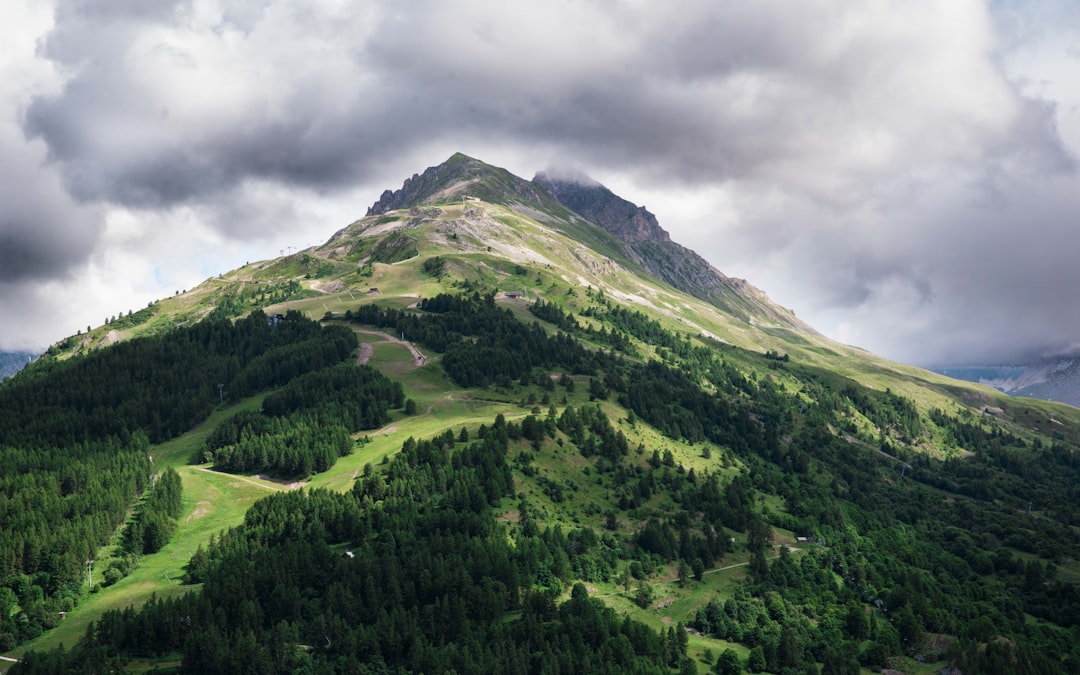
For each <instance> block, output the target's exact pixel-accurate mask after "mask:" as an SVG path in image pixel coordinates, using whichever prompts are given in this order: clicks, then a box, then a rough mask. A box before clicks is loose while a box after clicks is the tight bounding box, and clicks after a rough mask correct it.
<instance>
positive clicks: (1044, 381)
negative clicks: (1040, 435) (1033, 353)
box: [932, 357, 1080, 407]
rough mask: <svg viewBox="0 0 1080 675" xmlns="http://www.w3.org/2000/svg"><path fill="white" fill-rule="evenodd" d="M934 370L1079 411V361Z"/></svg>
mask: <svg viewBox="0 0 1080 675" xmlns="http://www.w3.org/2000/svg"><path fill="white" fill-rule="evenodd" d="M932 370H934V371H936V372H939V373H941V374H942V375H948V376H949V377H955V378H957V379H960V380H967V381H969V382H978V383H979V384H985V385H987V386H989V387H993V388H994V389H997V390H998V391H1002V392H1005V393H1006V394H1009V395H1012V396H1026V397H1030V398H1038V399H1043V400H1044V401H1058V402H1060V403H1068V404H1069V405H1074V406H1078V407H1080V359H1078V358H1073V357H1070V358H1060V359H1051V360H1047V361H1040V362H1037V363H1030V364H1026V365H1015V366H951V367H940V368H933V369H932Z"/></svg>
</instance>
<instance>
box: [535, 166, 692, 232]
mask: <svg viewBox="0 0 1080 675" xmlns="http://www.w3.org/2000/svg"><path fill="white" fill-rule="evenodd" d="M533 182H534V183H536V184H537V185H540V186H542V187H543V188H545V189H546V190H547V191H548V192H550V193H551V195H552V196H553V197H555V199H557V200H558V201H559V202H560V203H561V204H562V205H563V206H565V207H566V208H568V209H570V210H571V211H576V212H577V213H579V214H581V215H582V216H584V217H585V218H587V219H588V220H591V221H592V222H594V223H596V224H597V225H599V226H600V227H602V228H604V229H605V230H607V231H608V232H610V233H611V234H613V235H615V236H616V237H618V238H619V239H621V240H622V241H624V242H627V243H634V242H639V241H670V239H671V238H670V237H669V236H668V233H667V231H666V230H664V228H662V227H660V223H658V222H657V221H656V216H654V215H653V214H651V213H649V211H648V210H647V209H646V208H645V207H644V206H636V205H635V204H633V203H632V202H629V201H627V200H625V199H623V198H622V197H619V196H618V195H616V194H615V193H613V192H612V191H611V190H609V189H607V188H606V187H604V186H603V185H601V184H599V183H597V182H595V181H591V180H590V179H588V178H587V177H585V176H580V177H577V178H576V179H574V180H567V179H564V178H556V177H555V176H553V175H552V174H551V173H550V172H545V171H541V172H540V173H538V174H536V177H535V178H533Z"/></svg>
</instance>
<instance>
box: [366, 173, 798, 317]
mask: <svg viewBox="0 0 1080 675" xmlns="http://www.w3.org/2000/svg"><path fill="white" fill-rule="evenodd" d="M469 197H475V198H477V199H481V200H483V201H487V202H491V203H496V204H502V205H504V206H508V207H510V208H512V209H514V210H517V211H521V212H522V213H525V214H526V215H529V216H531V217H540V219H541V220H543V221H546V222H548V224H551V225H553V226H555V227H558V223H553V222H551V218H552V217H555V218H562V219H563V220H564V221H566V222H576V221H578V220H584V221H586V222H587V223H588V224H589V225H592V226H593V227H595V228H598V229H599V230H601V231H603V232H606V233H607V234H609V235H611V236H612V237H614V240H615V244H614V245H615V249H616V250H615V251H614V252H612V251H610V250H609V251H606V252H607V253H609V254H612V255H613V256H617V257H622V258H625V259H626V260H627V261H629V262H630V263H632V264H634V265H636V266H638V267H640V268H641V269H642V270H644V271H645V272H647V273H648V274H650V275H652V276H654V277H656V278H657V279H660V280H661V281H663V282H665V283H667V284H670V285H671V286H672V287H674V288H676V289H678V290H681V291H683V292H685V293H688V294H689V295H692V296H694V297H696V298H698V299H700V300H704V301H705V302H708V303H710V304H712V305H714V306H716V307H718V308H720V309H722V310H724V311H725V312H727V313H729V314H731V315H732V316H734V317H737V318H739V319H741V320H743V321H746V322H748V323H754V322H762V321H763V322H766V323H769V324H774V325H776V326H777V327H779V328H781V329H784V330H787V329H793V330H796V331H800V332H811V333H816V331H815V330H814V329H813V328H811V327H810V326H809V325H807V324H806V323H804V322H802V321H801V320H799V319H798V318H797V317H796V316H795V315H794V313H793V312H791V311H790V310H788V309H785V308H783V307H780V306H778V305H776V304H775V303H773V302H772V301H771V300H769V298H768V296H767V295H766V294H765V293H764V292H763V291H761V290H760V289H758V288H756V287H754V286H753V285H751V284H750V283H748V282H747V281H746V280H744V279H736V278H732V277H728V276H726V275H724V274H723V273H722V272H720V271H719V270H717V269H716V268H715V267H713V266H712V265H710V264H709V262H708V261H706V260H705V259H704V258H702V257H701V256H700V255H698V254H697V253H695V252H694V251H692V250H690V249H688V248H686V247H685V246H682V245H680V244H678V243H676V242H674V241H672V240H671V237H670V235H669V234H668V232H667V231H666V230H664V229H663V228H662V227H660V224H659V222H658V221H657V219H656V216H655V215H653V214H652V213H650V212H649V211H648V210H647V209H646V208H645V207H643V206H638V205H635V204H634V203H632V202H630V201H628V200H626V199H623V198H622V197H619V196H618V195H616V194H615V193H613V192H612V191H611V190H609V189H608V188H606V187H604V186H603V185H602V184H600V183H599V182H596V181H595V180H593V179H592V178H590V177H588V176H586V175H584V174H576V175H572V176H571V177H567V176H566V175H557V174H556V173H554V172H552V171H541V172H539V173H537V174H536V176H535V177H534V178H533V180H532V181H528V180H525V179H523V178H520V177H518V176H515V175H514V174H512V173H510V172H509V171H507V170H505V169H501V168H498V167H494V166H491V165H489V164H486V163H484V162H481V161H480V160H477V159H474V158H472V157H468V156H467V155H463V154H461V153H456V154H454V155H453V156H451V157H450V158H449V159H448V160H447V161H445V162H443V163H442V164H440V165H438V166H433V167H429V168H428V169H426V170H425V171H424V172H423V173H421V174H414V175H413V176H412V177H411V178H408V179H406V180H405V182H404V184H403V185H402V186H401V188H400V189H398V190H389V189H388V190H385V191H384V192H383V193H382V195H381V196H380V198H379V200H378V201H376V202H375V203H374V204H372V205H371V207H369V208H368V210H367V215H368V216H375V215H382V214H385V213H388V212H389V211H393V210H397V209H406V208H413V207H418V206H421V205H424V204H429V203H433V202H439V201H448V200H452V199H457V198H460V199H463V200H464V199H467V198H469ZM601 250H602V249H601Z"/></svg>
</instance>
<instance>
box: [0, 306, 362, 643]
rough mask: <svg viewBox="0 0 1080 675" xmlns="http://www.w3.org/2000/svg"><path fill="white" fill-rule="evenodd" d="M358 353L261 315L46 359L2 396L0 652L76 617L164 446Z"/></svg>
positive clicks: (140, 525)
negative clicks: (94, 561) (98, 556)
mask: <svg viewBox="0 0 1080 675" xmlns="http://www.w3.org/2000/svg"><path fill="white" fill-rule="evenodd" d="M355 346H356V337H355V336H354V335H353V333H352V332H351V331H349V330H348V329H346V328H344V327H340V326H337V327H326V328H323V327H320V326H319V325H318V324H317V323H315V322H313V321H310V320H308V319H306V318H304V317H302V316H301V315H299V314H295V313H291V314H289V315H288V316H286V317H282V318H281V319H280V320H277V321H272V320H269V319H268V317H267V316H266V315H265V314H263V313H262V312H255V313H253V314H251V315H249V316H248V317H246V318H244V319H241V320H238V321H236V322H235V323H232V322H229V321H204V322H202V323H199V324H196V325H194V326H191V327H187V328H180V329H177V330H175V331H173V332H170V333H168V334H166V335H162V336H157V337H148V338H142V339H138V340H132V341H130V342H124V343H119V344H116V345H114V346H112V347H110V348H109V349H103V350H97V351H93V352H91V353H89V354H87V355H85V356H81V357H77V358H73V359H71V360H68V361H62V362H61V361H57V360H55V359H50V358H48V357H45V358H42V359H39V360H38V361H36V362H35V363H34V364H32V365H31V366H30V367H29V368H26V369H24V370H23V371H22V372H20V373H19V374H18V375H17V376H16V377H13V378H11V379H9V380H6V381H4V382H3V383H2V384H0V429H2V430H3V431H2V435H0V463H2V465H3V467H4V471H3V473H2V475H0V650H4V651H6V650H8V649H10V648H11V647H13V646H14V645H16V644H18V643H20V642H22V641H24V640H27V639H29V638H32V637H35V636H36V635H38V634H40V633H41V631H42V630H43V629H47V628H49V627H51V626H52V625H54V624H55V622H56V621H57V620H58V619H57V617H58V616H59V613H60V612H62V611H67V610H70V609H71V608H72V607H73V606H74V605H75V603H76V602H77V600H78V597H79V594H80V591H79V588H80V585H81V584H82V583H83V579H84V576H85V567H86V564H85V561H86V560H88V559H91V558H93V557H94V554H95V551H96V550H97V548H98V547H99V546H101V545H103V544H104V543H105V542H106V541H107V540H108V539H109V537H110V536H111V535H112V534H113V533H114V532H115V531H116V530H117V528H118V527H119V526H120V525H121V524H122V523H123V522H124V520H125V518H126V516H127V514H128V512H129V510H130V509H131V507H132V505H133V504H134V502H135V500H136V498H137V497H138V496H139V495H141V494H143V493H144V492H145V491H146V490H147V489H148V488H149V487H150V485H151V484H152V481H153V480H154V479H153V477H152V476H153V473H154V469H153V466H152V465H151V463H150V460H149V459H148V451H149V449H150V445H151V443H157V442H161V441H164V440H167V439H169V438H172V437H174V436H177V435H178V434H180V433H182V432H184V431H187V430H188V429H190V428H191V427H192V426H194V425H195V424H197V423H199V422H201V421H203V420H204V419H206V417H207V416H208V415H209V414H210V412H211V411H212V410H213V409H214V407H215V406H217V405H218V404H219V403H220V402H221V400H223V399H225V397H228V398H229V399H232V398H233V397H241V396H247V395H249V394H251V393H254V392H257V391H261V390H264V389H267V388H269V387H273V386H279V385H282V384H284V383H286V382H289V381H291V380H293V379H294V378H296V377H298V376H300V375H303V374H305V373H308V372H312V371H316V370H321V369H323V368H325V367H327V366H330V365H333V364H335V363H339V362H341V361H342V360H343V359H345V358H346V357H347V356H348V354H349V353H350V352H351V351H352V350H353V349H354V348H355ZM219 385H220V386H219ZM173 475H175V474H173ZM159 485H160V487H161V488H162V489H160V490H156V491H155V495H165V494H170V495H171V494H172V492H171V491H172V490H173V489H174V488H175V489H176V490H179V486H178V485H173V478H172V477H171V476H170V475H169V474H164V475H163V476H162V477H161V480H159ZM165 502H166V503H163V504H161V505H155V502H154V501H153V500H151V501H149V502H147V503H146V504H144V505H143V506H142V507H140V509H139V510H138V511H137V512H136V516H135V520H134V522H133V524H132V525H131V526H130V527H129V528H128V531H127V534H126V537H127V545H128V547H129V548H130V550H131V551H132V553H134V554H138V553H141V552H144V551H146V552H149V551H152V550H156V548H158V547H160V545H161V544H162V543H163V541H164V538H166V537H167V536H168V532H169V531H170V530H171V527H170V524H169V519H170V518H175V517H176V513H175V506H176V505H175V499H173V497H169V498H168V499H166V500H165ZM3 610H7V611H3Z"/></svg>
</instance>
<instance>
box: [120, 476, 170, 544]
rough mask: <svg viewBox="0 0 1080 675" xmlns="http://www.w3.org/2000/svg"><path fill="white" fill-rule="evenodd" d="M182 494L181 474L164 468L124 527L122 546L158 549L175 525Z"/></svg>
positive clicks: (167, 539)
mask: <svg viewBox="0 0 1080 675" xmlns="http://www.w3.org/2000/svg"><path fill="white" fill-rule="evenodd" d="M182 496H183V485H182V484H181V481H180V474H178V473H176V470H175V469H173V468H172V467H169V468H168V469H165V470H164V471H163V472H161V474H160V475H159V476H158V478H157V480H156V481H154V482H153V486H152V487H151V488H150V490H149V491H148V493H147V494H146V495H145V496H144V497H143V500H142V501H141V502H139V505H138V507H137V508H136V509H135V515H134V516H133V518H132V520H131V523H129V524H128V526H127V529H126V530H124V547H125V548H126V549H127V550H128V552H129V553H131V554H133V555H141V554H144V553H157V552H158V551H159V550H161V547H162V546H164V545H165V544H166V543H167V542H168V541H169V537H170V536H172V533H173V530H175V529H176V519H177V518H179V517H180V500H181V497H182Z"/></svg>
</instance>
